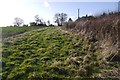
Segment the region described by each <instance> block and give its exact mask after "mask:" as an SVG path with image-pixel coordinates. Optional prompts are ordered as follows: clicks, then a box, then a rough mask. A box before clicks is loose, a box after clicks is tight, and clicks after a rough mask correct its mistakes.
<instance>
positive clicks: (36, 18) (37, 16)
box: [35, 15, 42, 25]
mask: <svg viewBox="0 0 120 80" xmlns="http://www.w3.org/2000/svg"><path fill="white" fill-rule="evenodd" d="M35 22H36V24H37V25H38V24H41V23H42V22H41V19H40V17H39V15H35Z"/></svg>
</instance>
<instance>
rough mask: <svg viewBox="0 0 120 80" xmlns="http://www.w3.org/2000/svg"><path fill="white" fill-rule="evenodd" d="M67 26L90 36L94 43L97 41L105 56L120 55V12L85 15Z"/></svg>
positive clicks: (73, 30) (71, 29)
mask: <svg viewBox="0 0 120 80" xmlns="http://www.w3.org/2000/svg"><path fill="white" fill-rule="evenodd" d="M66 28H67V29H70V31H72V32H74V33H79V34H81V35H84V36H86V37H88V38H89V39H91V40H92V41H91V42H93V43H95V42H97V43H98V45H99V47H100V48H101V49H102V52H101V53H102V54H103V55H104V57H109V56H111V55H112V56H113V55H114V56H119V55H120V53H119V51H118V48H119V44H120V38H119V36H120V31H119V30H120V13H118V12H116V13H112V14H107V15H104V16H103V15H101V16H97V17H93V18H89V17H88V18H85V17H83V18H80V19H78V20H76V21H75V22H71V23H67V26H66ZM108 54H109V56H108ZM119 58H120V57H119ZM112 59H113V58H110V59H109V60H112Z"/></svg>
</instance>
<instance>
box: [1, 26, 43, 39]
mask: <svg viewBox="0 0 120 80" xmlns="http://www.w3.org/2000/svg"><path fill="white" fill-rule="evenodd" d="M43 27H45V26H32V27H2V37H3V38H6V37H9V36H13V35H16V34H21V33H24V32H26V31H31V30H35V29H39V28H43Z"/></svg>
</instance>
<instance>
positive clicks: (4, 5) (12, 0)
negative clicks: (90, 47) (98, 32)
mask: <svg viewBox="0 0 120 80" xmlns="http://www.w3.org/2000/svg"><path fill="white" fill-rule="evenodd" d="M117 2H118V1H117V0H109V2H104V1H103V2H96V1H93V2H88V1H87V0H86V1H84V2H78V1H77V0H75V2H73V1H70V0H69V1H67V0H66V2H65V0H57V1H55V0H51V1H48V0H0V26H9V25H13V22H14V18H15V17H20V18H22V19H23V20H24V23H25V24H29V22H33V21H34V16H35V15H39V16H40V17H41V18H43V19H44V20H45V21H48V20H50V22H51V23H54V15H55V13H58V12H64V13H67V14H68V17H71V18H72V19H73V20H75V19H76V18H77V9H78V8H79V9H80V16H83V15H86V14H88V15H96V14H99V13H102V12H108V11H116V10H117V9H118V4H117Z"/></svg>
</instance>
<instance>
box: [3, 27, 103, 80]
mask: <svg viewBox="0 0 120 80" xmlns="http://www.w3.org/2000/svg"><path fill="white" fill-rule="evenodd" d="M98 52H99V49H98V48H97V47H96V46H95V45H94V44H92V43H90V42H89V40H87V39H85V38H84V37H83V36H80V35H76V34H72V33H70V32H67V31H64V30H62V29H61V28H60V27H48V28H44V29H42V30H36V31H31V32H29V33H26V34H22V35H18V36H16V37H14V38H13V37H12V38H8V39H6V40H5V41H3V51H2V56H3V57H2V61H3V62H2V63H3V64H2V66H3V73H2V77H3V79H5V80H39V79H45V80H46V79H48V78H51V79H65V78H71V79H72V78H76V79H77V78H83V77H84V78H93V77H96V76H98V73H99V72H100V68H101V69H102V67H101V66H100V63H101V62H102V61H101V60H99V58H98V55H97V53H98Z"/></svg>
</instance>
